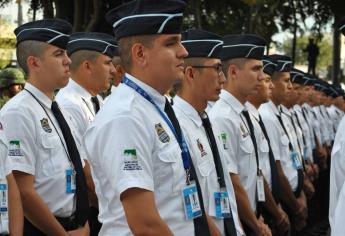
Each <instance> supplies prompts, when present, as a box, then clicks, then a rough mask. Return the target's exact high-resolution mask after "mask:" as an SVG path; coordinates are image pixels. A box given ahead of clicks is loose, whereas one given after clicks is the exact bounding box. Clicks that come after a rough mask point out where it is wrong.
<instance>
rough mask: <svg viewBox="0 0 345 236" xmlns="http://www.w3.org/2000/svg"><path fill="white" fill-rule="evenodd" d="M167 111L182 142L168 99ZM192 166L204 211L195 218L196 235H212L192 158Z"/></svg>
mask: <svg viewBox="0 0 345 236" xmlns="http://www.w3.org/2000/svg"><path fill="white" fill-rule="evenodd" d="M164 111H165V113H166V114H167V115H168V117H169V119H170V121H171V123H172V125H173V126H174V128H175V130H176V133H177V138H178V139H179V143H181V140H182V131H181V127H180V124H179V123H178V120H177V118H176V116H175V112H174V110H173V108H172V107H171V105H170V103H169V101H168V100H167V99H166V102H165V108H164ZM189 162H190V165H191V168H190V179H191V180H194V181H195V184H196V187H197V190H198V196H199V201H200V207H201V211H202V216H201V217H198V218H195V219H193V221H194V232H195V235H198V236H210V235H211V233H210V230H209V227H208V223H207V219H206V213H205V207H204V201H203V198H202V193H201V188H200V184H199V181H198V178H197V176H196V172H195V168H194V165H193V161H192V160H191V159H190V160H189Z"/></svg>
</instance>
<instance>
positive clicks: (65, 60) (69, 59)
mask: <svg viewBox="0 0 345 236" xmlns="http://www.w3.org/2000/svg"><path fill="white" fill-rule="evenodd" d="M71 63H72V60H71V58H69V56H68V55H67V52H66V51H65V58H64V64H65V65H71Z"/></svg>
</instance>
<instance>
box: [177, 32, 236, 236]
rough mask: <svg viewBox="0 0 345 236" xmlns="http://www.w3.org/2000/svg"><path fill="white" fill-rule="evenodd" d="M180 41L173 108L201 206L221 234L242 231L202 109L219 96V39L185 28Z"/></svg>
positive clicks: (226, 174) (227, 177)
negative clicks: (181, 58) (180, 72)
mask: <svg viewBox="0 0 345 236" xmlns="http://www.w3.org/2000/svg"><path fill="white" fill-rule="evenodd" d="M182 45H183V46H184V47H185V48H186V49H187V51H188V57H187V58H186V59H185V74H184V78H183V80H182V82H181V83H180V85H179V89H178V91H177V95H176V96H175V97H174V99H173V108H174V110H175V112H176V117H177V119H178V120H179V122H180V124H181V128H182V130H183V131H184V133H185V134H186V141H187V144H188V147H189V150H190V153H191V157H192V160H193V163H194V165H195V166H196V173H197V175H198V179H199V181H200V183H201V189H202V193H203V196H204V204H205V209H206V212H207V213H208V214H209V215H210V216H211V218H212V219H211V220H212V221H214V222H215V223H216V224H217V226H218V229H219V230H220V232H221V234H222V235H229V236H230V235H243V231H242V228H241V226H240V223H239V218H238V213H237V204H236V199H235V194H234V190H233V186H232V183H231V179H230V175H229V171H228V170H227V168H228V166H227V165H226V162H225V160H224V159H223V153H222V149H220V148H218V146H220V145H222V144H221V143H218V142H217V139H216V138H215V135H214V133H213V129H214V128H215V127H213V126H212V125H211V123H210V121H209V118H208V116H207V113H206V112H205V109H206V107H207V102H208V101H216V100H218V99H219V94H220V91H221V88H222V87H223V84H224V82H225V77H224V74H223V72H222V64H221V60H220V55H221V50H222V46H223V41H222V38H221V37H220V36H218V35H216V34H213V33H211V32H207V31H202V30H188V31H185V32H183V33H182ZM223 202H225V205H224V204H222V203H223Z"/></svg>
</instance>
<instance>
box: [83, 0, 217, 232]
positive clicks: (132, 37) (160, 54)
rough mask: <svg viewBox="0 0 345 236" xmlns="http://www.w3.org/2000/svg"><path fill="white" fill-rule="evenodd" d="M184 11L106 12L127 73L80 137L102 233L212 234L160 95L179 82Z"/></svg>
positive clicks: (147, 7) (153, 4) (138, 6)
mask: <svg viewBox="0 0 345 236" xmlns="http://www.w3.org/2000/svg"><path fill="white" fill-rule="evenodd" d="M184 8H185V2H183V1H179V0H166V1H155V0H141V1H131V2H128V3H126V4H123V5H121V6H119V7H117V8H115V9H113V10H111V11H110V12H108V13H107V15H106V18H107V20H108V22H109V23H111V24H112V26H113V29H114V33H115V37H116V40H117V43H118V46H119V53H120V57H121V61H122V63H123V66H124V68H125V70H126V72H127V73H126V74H125V77H124V79H123V81H122V83H121V84H120V85H119V87H118V89H117V90H116V92H115V94H114V95H111V96H110V97H109V99H108V100H107V102H106V103H105V104H104V106H103V107H102V109H101V110H100V111H99V113H98V114H97V116H96V118H95V120H94V121H93V123H92V124H91V125H90V127H89V128H88V130H87V131H86V134H85V138H84V142H85V147H86V150H87V154H88V160H89V161H90V163H91V166H92V169H93V174H94V180H95V185H96V193H97V196H98V197H99V198H98V200H99V210H100V214H99V220H100V222H101V223H102V224H103V225H102V228H101V231H100V235H119V236H121V235H131V234H134V235H198V236H199V235H201V236H202V235H210V230H209V227H208V223H207V219H206V214H205V210H204V207H203V198H202V194H201V189H200V185H199V182H198V179H197V177H196V173H195V169H194V166H193V163H192V161H191V159H190V156H189V151H188V147H187V144H186V141H185V139H184V136H183V132H182V131H181V128H180V126H179V124H178V121H177V119H176V116H175V114H174V111H173V109H172V107H171V105H170V103H169V102H166V98H165V97H164V93H165V92H166V91H167V90H168V89H169V88H170V87H171V86H172V84H173V83H174V82H175V81H177V80H179V79H181V78H182V77H183V71H184V66H183V59H184V57H186V56H187V51H186V50H185V48H184V47H183V46H182V44H181V34H180V32H181V23H182V12H183V10H184ZM138 26H140V27H138ZM210 227H211V229H212V224H210ZM214 229H215V228H214V226H213V230H214Z"/></svg>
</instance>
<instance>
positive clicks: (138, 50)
mask: <svg viewBox="0 0 345 236" xmlns="http://www.w3.org/2000/svg"><path fill="white" fill-rule="evenodd" d="M131 55H132V62H133V64H137V65H140V66H141V67H144V66H145V65H146V64H147V55H146V47H145V46H144V45H143V44H141V43H135V44H134V45H133V46H132V50H131Z"/></svg>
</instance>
